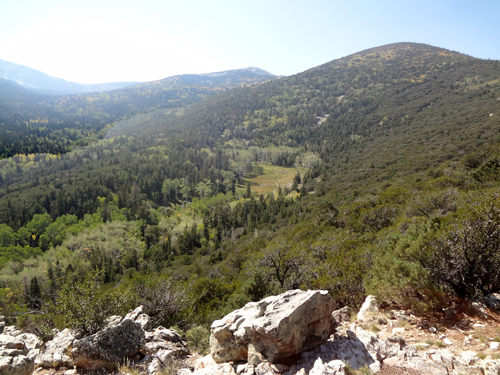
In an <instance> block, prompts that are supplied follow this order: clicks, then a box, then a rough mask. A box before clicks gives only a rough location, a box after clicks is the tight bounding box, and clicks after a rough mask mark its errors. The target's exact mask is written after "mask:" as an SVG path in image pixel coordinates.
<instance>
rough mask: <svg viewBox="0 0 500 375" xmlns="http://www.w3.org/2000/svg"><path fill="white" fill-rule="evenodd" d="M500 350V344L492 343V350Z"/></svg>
mask: <svg viewBox="0 0 500 375" xmlns="http://www.w3.org/2000/svg"><path fill="white" fill-rule="evenodd" d="M499 348H500V342H490V349H491V350H498V349H499Z"/></svg>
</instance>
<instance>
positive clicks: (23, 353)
mask: <svg viewBox="0 0 500 375" xmlns="http://www.w3.org/2000/svg"><path fill="white" fill-rule="evenodd" d="M27 354H28V348H27V347H26V344H25V343H24V341H23V340H21V339H19V338H17V337H12V336H8V335H3V334H0V375H31V374H32V373H33V370H34V368H35V364H34V362H33V359H32V358H29V357H28V356H27Z"/></svg>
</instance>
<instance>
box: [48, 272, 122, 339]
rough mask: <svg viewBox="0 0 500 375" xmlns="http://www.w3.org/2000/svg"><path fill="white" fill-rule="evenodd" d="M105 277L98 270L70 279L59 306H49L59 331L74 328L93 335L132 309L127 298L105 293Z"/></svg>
mask: <svg viewBox="0 0 500 375" xmlns="http://www.w3.org/2000/svg"><path fill="white" fill-rule="evenodd" d="M103 277H104V275H103V272H102V271H94V270H88V271H87V272H86V273H85V274H83V275H77V274H71V275H68V276H67V277H66V279H65V280H64V282H63V283H62V285H61V289H60V290H59V291H58V293H57V299H56V302H55V303H49V305H47V306H46V308H47V310H48V313H49V314H50V315H51V316H52V319H53V320H54V323H55V325H56V327H58V328H59V329H63V328H73V329H77V330H78V331H80V333H81V334H83V335H91V334H94V333H96V332H98V331H99V330H101V329H102V328H104V326H105V324H106V319H107V318H108V317H110V316H111V315H117V314H120V313H123V312H124V311H127V310H128V309H129V308H130V307H131V301H130V298H129V297H127V296H126V295H124V294H119V293H118V292H116V291H106V290H105V289H103Z"/></svg>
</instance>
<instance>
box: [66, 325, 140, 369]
mask: <svg viewBox="0 0 500 375" xmlns="http://www.w3.org/2000/svg"><path fill="white" fill-rule="evenodd" d="M145 344H146V342H145V340H144V331H143V330H142V328H141V325H140V324H139V323H135V322H134V321H133V320H131V319H124V320H123V321H122V322H121V323H120V324H118V325H116V326H113V327H109V328H106V329H104V330H102V331H100V332H98V333H96V334H94V335H91V336H87V337H85V338H83V339H81V340H75V341H74V342H73V349H72V350H71V355H72V357H73V362H74V364H75V365H76V366H77V367H81V368H83V369H84V370H87V371H94V370H96V369H99V368H101V367H103V366H105V365H106V364H108V363H121V362H123V360H124V359H127V358H130V357H132V356H134V355H136V354H137V353H138V352H139V351H140V350H141V349H143V348H144V346H145Z"/></svg>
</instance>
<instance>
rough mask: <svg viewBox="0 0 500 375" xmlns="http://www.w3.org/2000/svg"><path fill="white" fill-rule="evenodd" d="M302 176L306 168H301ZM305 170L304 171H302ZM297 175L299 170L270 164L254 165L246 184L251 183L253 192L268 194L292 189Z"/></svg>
mask: <svg viewBox="0 0 500 375" xmlns="http://www.w3.org/2000/svg"><path fill="white" fill-rule="evenodd" d="M300 169H301V170H300V172H301V174H303V173H304V171H305V168H300ZM302 169H303V170H302ZM296 174H297V168H285V167H279V166H277V165H270V164H254V166H253V168H252V172H251V173H249V174H247V176H246V178H245V184H246V183H248V182H250V184H251V188H252V192H253V193H258V194H266V193H268V192H270V191H273V190H278V186H281V188H282V189H284V188H285V187H289V188H291V187H292V184H293V178H294V177H295V175H296Z"/></svg>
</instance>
